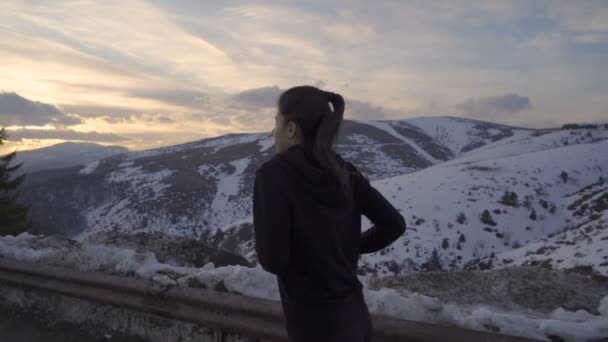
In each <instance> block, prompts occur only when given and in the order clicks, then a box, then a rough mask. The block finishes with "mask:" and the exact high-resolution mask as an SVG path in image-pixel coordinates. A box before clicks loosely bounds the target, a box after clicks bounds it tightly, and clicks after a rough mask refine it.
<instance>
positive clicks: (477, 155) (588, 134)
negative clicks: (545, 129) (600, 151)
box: [446, 129, 608, 164]
mask: <svg viewBox="0 0 608 342" xmlns="http://www.w3.org/2000/svg"><path fill="white" fill-rule="evenodd" d="M605 140H608V130H596V129H588V130H558V131H552V132H550V133H546V134H542V135H539V133H538V132H530V131H520V132H517V133H516V134H514V135H513V136H512V137H509V138H506V139H502V140H499V141H496V142H493V143H489V144H487V145H485V146H482V147H480V148H477V149H475V150H473V151H469V152H465V153H463V154H462V155H460V157H459V158H457V159H455V160H452V161H448V162H446V164H452V163H461V162H465V161H466V162H471V161H478V160H486V159H497V158H501V157H509V156H515V155H521V154H525V153H534V152H541V151H546V150H550V149H555V148H561V147H564V146H571V145H578V144H590V143H597V142H601V141H605Z"/></svg>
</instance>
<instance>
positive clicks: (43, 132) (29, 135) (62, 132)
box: [8, 129, 132, 142]
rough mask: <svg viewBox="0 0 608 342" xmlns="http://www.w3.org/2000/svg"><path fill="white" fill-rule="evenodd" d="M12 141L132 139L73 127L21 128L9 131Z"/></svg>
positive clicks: (112, 140) (105, 140)
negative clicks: (72, 128)
mask: <svg viewBox="0 0 608 342" xmlns="http://www.w3.org/2000/svg"><path fill="white" fill-rule="evenodd" d="M8 135H9V139H8V140H10V141H20V140H22V139H39V140H41V139H61V140H82V141H95V142H118V141H130V140H132V139H130V138H126V137H123V136H120V135H117V134H114V133H100V132H94V131H91V132H78V131H74V130H71V129H19V130H11V131H8Z"/></svg>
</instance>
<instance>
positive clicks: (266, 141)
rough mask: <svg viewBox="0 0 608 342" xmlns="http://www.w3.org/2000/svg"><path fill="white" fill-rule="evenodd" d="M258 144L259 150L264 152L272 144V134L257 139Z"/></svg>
mask: <svg viewBox="0 0 608 342" xmlns="http://www.w3.org/2000/svg"><path fill="white" fill-rule="evenodd" d="M258 145H260V152H264V151H266V150H267V149H269V148H271V147H272V146H273V145H274V138H273V137H272V135H270V136H269V137H267V138H266V139H261V140H259V141H258Z"/></svg>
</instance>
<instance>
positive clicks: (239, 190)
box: [23, 118, 526, 238]
mask: <svg viewBox="0 0 608 342" xmlns="http://www.w3.org/2000/svg"><path fill="white" fill-rule="evenodd" d="M435 121H436V123H435V125H436V126H437V127H440V128H438V129H437V131H440V132H443V133H441V136H442V139H440V140H438V139H437V138H436V137H435V136H434V135H430V134H427V133H426V132H425V131H424V130H423V129H422V128H419V127H418V126H414V125H413V124H411V123H409V122H408V121H407V120H399V121H369V122H359V121H345V122H344V123H343V125H342V129H341V132H340V136H339V140H338V144H339V145H338V151H339V152H340V153H341V154H342V155H343V156H344V158H346V159H349V160H352V161H353V162H355V163H356V165H357V166H358V167H359V168H360V169H361V171H362V172H363V173H364V174H366V175H368V176H369V178H370V179H371V180H376V179H383V178H386V177H391V176H396V175H401V174H405V173H409V172H414V171H418V170H422V169H424V168H427V167H429V166H431V165H434V164H437V163H440V162H442V161H446V160H450V159H452V158H453V157H454V156H455V155H456V154H458V153H460V152H461V151H462V150H465V149H466V146H473V145H480V144H486V143H488V142H492V141H495V140H499V139H502V138H504V137H506V136H511V135H513V134H516V133H517V134H520V133H521V132H524V131H526V130H524V129H517V128H513V127H508V126H503V125H498V124H493V123H487V122H482V121H472V120H464V119H455V118H436V119H435ZM445 132H448V133H445ZM453 140H456V141H458V142H459V143H460V144H461V145H462V146H461V147H458V148H456V147H455V146H454V144H453V143H452V141H453ZM273 154H274V148H273V140H272V137H271V135H270V133H256V134H229V135H224V136H221V137H216V138H210V139H204V140H201V141H196V142H192V143H187V144H182V145H177V146H171V147H166V148H160V149H154V150H148V151H142V152H132V153H128V154H121V155H116V156H112V157H109V158H105V159H102V160H98V161H94V162H91V163H90V164H88V165H86V166H85V167H74V168H69V169H62V170H47V171H44V172H40V173H36V174H31V175H29V177H28V178H27V180H26V184H24V190H23V193H24V201H26V202H28V203H29V204H31V205H32V209H31V211H30V218H31V220H32V221H33V223H34V228H35V229H34V231H38V232H47V233H48V232H58V233H62V234H66V235H75V234H77V233H80V232H86V233H91V232H94V231H104V230H120V231H123V232H135V231H159V232H163V233H166V234H170V235H177V236H183V237H190V238H192V237H198V236H200V235H201V234H203V233H204V232H209V231H215V230H217V229H219V228H221V227H225V226H227V225H230V224H233V223H234V222H238V221H239V220H242V219H246V218H247V217H249V216H250V215H251V203H250V202H251V195H252V186H253V184H252V183H253V176H254V171H255V170H256V169H257V167H258V166H259V165H260V164H261V163H262V162H264V161H266V160H267V159H269V158H270V157H272V155H273Z"/></svg>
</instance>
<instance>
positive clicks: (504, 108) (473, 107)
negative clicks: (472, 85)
mask: <svg viewBox="0 0 608 342" xmlns="http://www.w3.org/2000/svg"><path fill="white" fill-rule="evenodd" d="M531 107H532V102H531V101H530V98H529V97H527V96H522V95H518V94H514V93H509V94H505V95H498V96H489V97H483V98H480V99H474V98H469V99H468V100H466V101H465V102H463V103H461V104H459V105H457V108H458V109H460V110H461V111H462V112H464V113H465V114H467V115H469V116H474V117H488V116H490V117H500V116H504V115H513V114H517V113H520V112H522V111H524V110H527V109H530V108H531Z"/></svg>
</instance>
